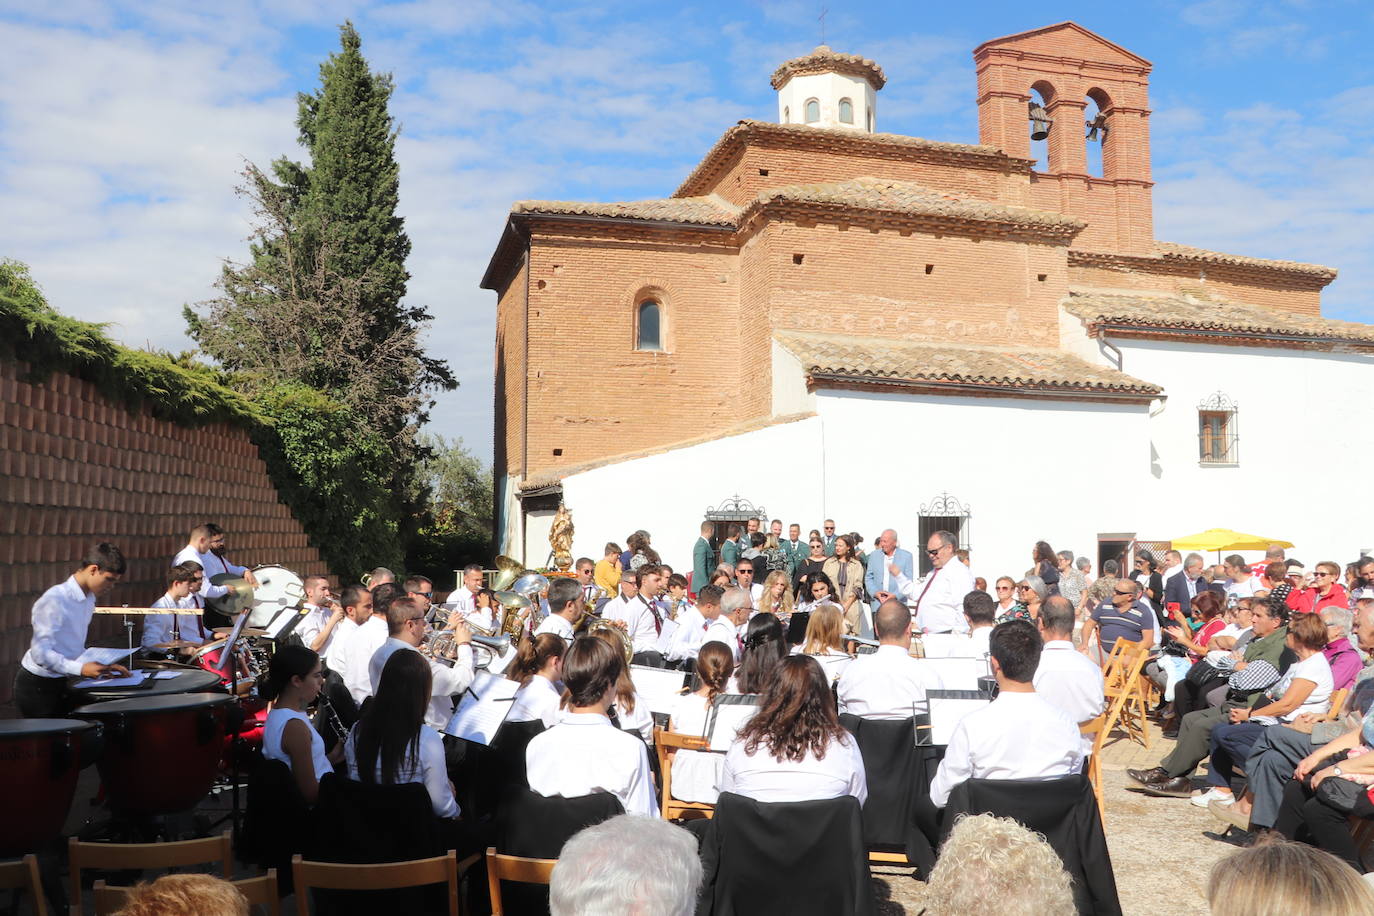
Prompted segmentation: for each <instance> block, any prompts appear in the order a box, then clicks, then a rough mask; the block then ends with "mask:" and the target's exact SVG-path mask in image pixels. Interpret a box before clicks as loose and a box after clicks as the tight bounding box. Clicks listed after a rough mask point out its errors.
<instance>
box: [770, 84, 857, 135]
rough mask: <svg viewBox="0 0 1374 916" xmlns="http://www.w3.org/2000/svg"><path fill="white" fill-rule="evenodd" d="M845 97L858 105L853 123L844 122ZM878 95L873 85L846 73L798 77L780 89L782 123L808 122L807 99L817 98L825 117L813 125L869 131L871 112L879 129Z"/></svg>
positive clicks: (779, 101) (855, 105) (779, 103)
mask: <svg viewBox="0 0 1374 916" xmlns="http://www.w3.org/2000/svg"><path fill="white" fill-rule="evenodd" d="M843 98H847V99H849V100H850V102H852V103H853V105H854V123H853V124H845V123H843V122H842V121H840V99H843ZM877 98H878V94H877V93H876V92H875V91H874V90H873V86H872V84H871V83H869V82H868V80H866V79H862V78H860V77H857V76H848V75H846V74H843V73H809V74H806V75H803V76H794V77H792V78H791V79H790V80H788V81H787V83H786V84H785V85H784V86H783V87H782V88H781V89H779V90H778V123H780V124H805V123H806V101H807V99H816V100H817V101H818V102H819V103H820V109H821V111H820V115H821V118H820V120H819V121H815V122H812V124H811V126H812V127H842V128H845V129H850V130H860V131H864V132H865V133H867V132H868V129H869V128H868V113H869V112H870V111H871V112H873V123H874V128H873V129H874V130H877V121H878V110H877Z"/></svg>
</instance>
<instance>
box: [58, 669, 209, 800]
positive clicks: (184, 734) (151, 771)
mask: <svg viewBox="0 0 1374 916" xmlns="http://www.w3.org/2000/svg"><path fill="white" fill-rule="evenodd" d="M233 702H234V698H233V697H230V696H228V695H226V694H222V693H181V694H172V695H168V696H149V697H144V696H137V697H129V698H128V699H123V700H112V701H110V702H108V703H96V704H94V705H91V706H83V707H81V708H80V709H78V710H76V712H75V713H74V714H75V715H77V716H80V717H81V718H83V719H93V720H95V721H97V722H100V723H101V724H102V725H104V727H105V747H104V752H103V753H102V754H101V756H100V759H99V761H97V765H98V767H99V768H100V777H101V779H102V780H103V781H104V785H105V791H106V794H107V796H108V798H109V802H110V807H111V808H112V809H114V810H115V811H117V812H119V813H121V814H131V815H154V814H170V813H172V812H176V811H185V810H187V809H189V808H191V807H193V806H194V805H195V804H196V803H197V802H198V801H200V800H201V799H202V798H204V797H205V793H206V792H208V791H209V790H210V786H211V784H212V783H213V782H214V780H215V774H216V773H217V772H218V771H219V762H220V755H221V753H222V751H223V749H224V737H225V729H226V719H227V717H228V713H229V707H230V704H232V703H233Z"/></svg>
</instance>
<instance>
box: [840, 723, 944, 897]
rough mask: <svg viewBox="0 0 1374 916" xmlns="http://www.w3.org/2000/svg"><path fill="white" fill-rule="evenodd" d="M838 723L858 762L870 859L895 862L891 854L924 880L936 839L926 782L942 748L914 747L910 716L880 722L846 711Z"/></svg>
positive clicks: (937, 825) (935, 816)
mask: <svg viewBox="0 0 1374 916" xmlns="http://www.w3.org/2000/svg"><path fill="white" fill-rule="evenodd" d="M922 719H924V717H922ZM840 724H841V725H843V726H844V727H845V729H847V730H848V731H849V733H850V734H851V735H853V736H854V740H855V741H857V742H858V745H859V753H860V754H862V755H863V759H864V772H865V774H866V775H867V779H868V801H867V802H866V803H865V804H864V806H863V822H864V846H865V848H866V849H867V850H868V851H869V853H870V859H871V860H873V861H876V862H899V861H900V858H899V856H897V855H893V854H894V853H900V854H902V855H904V856H905V861H906V862H907V863H909V864H910V865H912V866H913V867H915V869H916V872H917V876H918V877H919V878H920V879H921V880H922V881H926V880H928V879H929V878H930V870H931V869H932V868H934V867H935V844H936V843H937V842H938V841H939V837H940V812H939V810H938V809H937V808H936V807H935V805H934V804H933V803H932V802H931V800H930V781H931V780H932V779H933V778H934V777H935V772H936V770H938V769H939V767H940V760H941V758H942V757H944V748H943V747H930V746H926V747H917V746H916V731H915V725H916V720H915V718H911V719H902V720H900V721H883V720H879V719H861V718H859V717H858V716H853V715H849V714H848V713H846V714H844V715H842V716H840Z"/></svg>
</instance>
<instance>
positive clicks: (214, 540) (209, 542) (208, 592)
mask: <svg viewBox="0 0 1374 916" xmlns="http://www.w3.org/2000/svg"><path fill="white" fill-rule="evenodd" d="M226 542H227V539H226V538H225V535H224V529H223V528H220V526H219V525H215V524H213V523H210V522H206V523H205V524H204V525H197V526H196V527H195V528H192V529H191V538H190V543H188V544H187V545H186V546H185V547H183V548H181V552H180V553H178V554H177V555H176V556H175V557H173V558H172V565H173V566H176V565H178V564H180V563H185V562H186V561H187V560H192V561H194V562H196V563H199V564H200V567H201V569H203V570H204V571H205V579H206V582H205V584H204V588H203V590H202V592H201V595H202V597H203V598H204V600H206V601H214V600H216V599H218V598H223V597H224V596H225V595H230V594H233V593H234V592H235V591H237V589H236V588H235V586H232V585H215V584H213V583H212V582H210V581H209V580H211V579H213V578H214V577H215V576H218V575H220V574H223V573H227V574H229V575H233V576H239V577H241V578H242V579H243V580H244V581H246V582H247V583H248V585H249V586H250V587H252V588H257V586H258V580H257V578H256V577H254V575H253V571H252V570H251V569H248V568H247V567H243V566H235V565H234V564H233V563H230V562H229V561H228V560H226V559H225V558H224V548H225V544H226Z"/></svg>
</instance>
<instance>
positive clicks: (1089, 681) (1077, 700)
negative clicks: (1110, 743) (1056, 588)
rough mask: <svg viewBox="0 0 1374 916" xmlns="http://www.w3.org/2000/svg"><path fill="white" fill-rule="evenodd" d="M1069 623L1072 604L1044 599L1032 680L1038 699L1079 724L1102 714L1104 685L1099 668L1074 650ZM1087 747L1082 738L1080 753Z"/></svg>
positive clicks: (1089, 743) (1062, 599)
mask: <svg viewBox="0 0 1374 916" xmlns="http://www.w3.org/2000/svg"><path fill="white" fill-rule="evenodd" d="M1073 623H1074V610H1073V605H1072V604H1070V603H1069V600H1068V599H1067V598H1065V597H1063V596H1062V595H1055V596H1053V597H1050V598H1047V599H1045V606H1044V607H1043V608H1041V609H1040V636H1041V638H1042V639H1044V641H1045V645H1044V648H1043V649H1041V650H1040V664H1039V666H1037V667H1036V669H1035V678H1034V679H1033V681H1032V683H1034V685H1035V692H1036V693H1038V694H1040V698H1041V699H1042V700H1044V701H1045V702H1047V703H1049V704H1050V705H1051V706H1056V707H1058V708H1059V709H1062V710H1063V711H1064V712H1066V713H1068V715H1069V718H1070V719H1073V720H1074V721H1075V722H1078V723H1083V722H1087V721H1088V720H1089V719H1096V718H1097V717H1098V716H1100V715H1101V714H1102V708H1103V705H1104V695H1103V689H1104V684H1103V680H1102V669H1101V668H1099V667H1098V666H1097V665H1095V664H1093V663H1092V661H1090V660H1089V659H1088V658H1087V657H1086V656H1084V655H1083V654H1082V653H1081V652H1078V651H1076V650H1075V649H1074V645H1073ZM1091 747H1092V741H1091V740H1089V739H1088V738H1086V737H1085V738H1084V748H1083V752H1084V753H1085V754H1086V753H1087V752H1088V750H1089V749H1090V748H1091Z"/></svg>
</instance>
